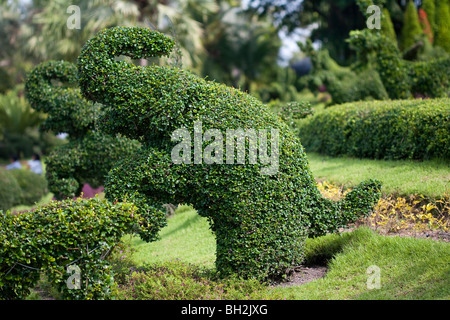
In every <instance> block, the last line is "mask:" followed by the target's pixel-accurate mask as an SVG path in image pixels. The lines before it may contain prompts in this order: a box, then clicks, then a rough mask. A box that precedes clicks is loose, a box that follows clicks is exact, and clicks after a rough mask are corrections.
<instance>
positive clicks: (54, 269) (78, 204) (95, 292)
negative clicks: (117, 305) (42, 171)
mask: <svg viewBox="0 0 450 320" xmlns="http://www.w3.org/2000/svg"><path fill="white" fill-rule="evenodd" d="M140 223H141V219H140V217H139V215H138V214H137V212H136V207H135V206H134V205H133V204H130V203H115V204H112V203H110V202H108V201H106V200H104V199H103V200H100V199H98V198H91V199H77V200H65V201H61V202H60V201H52V202H50V204H48V205H46V206H40V207H38V208H36V209H35V210H34V211H32V212H25V213H21V214H19V215H12V214H11V213H10V212H9V211H7V212H3V211H0V274H1V275H2V276H1V277H0V298H1V299H24V298H25V297H26V296H27V295H28V294H29V293H30V289H31V288H34V286H35V285H36V283H37V281H38V280H39V278H40V273H44V274H45V275H46V276H47V279H48V281H50V282H51V283H52V284H53V285H54V286H55V287H56V288H57V289H58V291H60V292H61V293H62V295H63V297H64V298H65V299H107V298H111V297H112V293H113V289H114V277H113V276H114V275H113V273H112V272H111V266H110V264H109V262H108V259H106V258H107V256H108V254H109V253H110V252H111V250H112V249H113V247H114V246H115V245H117V244H118V243H119V242H120V239H121V237H122V236H123V235H124V234H125V233H129V232H133V231H134V229H135V228H136V227H138V226H139V224H140ZM69 266H72V267H73V268H74V269H76V268H78V270H79V273H78V275H79V282H78V284H77V282H76V281H75V277H72V276H74V271H73V270H70V269H69ZM70 284H71V285H72V287H71V285H70Z"/></svg>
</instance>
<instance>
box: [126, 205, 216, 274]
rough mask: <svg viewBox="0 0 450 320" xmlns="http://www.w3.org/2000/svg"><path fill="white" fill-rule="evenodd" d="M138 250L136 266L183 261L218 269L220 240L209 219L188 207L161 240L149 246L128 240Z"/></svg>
mask: <svg viewBox="0 0 450 320" xmlns="http://www.w3.org/2000/svg"><path fill="white" fill-rule="evenodd" d="M124 241H125V242H130V244H131V245H132V247H133V248H134V249H136V250H137V252H135V254H134V260H135V261H136V263H138V264H141V263H144V262H145V263H155V262H164V261H168V260H170V259H175V258H178V259H181V260H183V261H185V262H189V263H194V264H198V265H202V266H205V267H211V268H212V267H214V260H215V255H216V240H215V238H214V235H213V233H212V231H211V230H210V229H209V223H208V220H207V219H206V218H203V217H201V216H199V215H198V214H197V212H196V211H195V210H193V209H192V208H191V207H188V206H182V207H179V208H178V209H177V210H176V214H175V215H174V216H172V217H171V218H170V219H169V223H168V225H167V226H166V227H165V228H163V229H162V230H161V232H160V240H158V241H156V242H150V243H146V242H144V241H142V240H141V239H140V238H139V237H133V238H130V236H125V238H124Z"/></svg>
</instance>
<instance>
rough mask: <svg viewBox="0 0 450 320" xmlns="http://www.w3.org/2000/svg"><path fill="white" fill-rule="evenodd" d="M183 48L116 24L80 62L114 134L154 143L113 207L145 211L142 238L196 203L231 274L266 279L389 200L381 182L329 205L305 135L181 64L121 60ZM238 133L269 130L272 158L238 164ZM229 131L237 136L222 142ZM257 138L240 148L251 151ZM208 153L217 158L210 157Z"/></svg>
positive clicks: (85, 85) (110, 194)
mask: <svg viewBox="0 0 450 320" xmlns="http://www.w3.org/2000/svg"><path fill="white" fill-rule="evenodd" d="M173 47H174V41H173V40H171V39H170V38H169V37H167V36H165V35H163V34H161V33H159V32H156V31H152V30H150V29H147V28H138V27H115V28H110V29H105V30H102V31H100V32H99V33H98V34H97V35H96V36H95V37H94V38H92V39H90V40H89V41H88V42H87V43H86V45H85V46H84V47H83V49H82V52H81V54H80V56H79V57H78V71H79V75H80V88H81V92H82V94H83V96H84V97H85V98H86V99H89V100H91V101H92V102H96V103H100V104H101V105H103V108H102V111H103V112H104V116H103V119H104V120H103V126H104V127H105V130H107V132H108V133H109V134H119V133H120V134H123V135H124V136H126V137H128V138H130V139H137V140H138V141H139V142H140V143H141V144H142V147H141V149H140V150H139V151H138V152H136V153H135V154H133V155H132V156H130V157H127V158H123V159H122V160H120V161H119V162H118V164H117V165H116V166H114V167H113V168H112V169H111V171H110V172H109V174H108V177H107V180H106V184H105V195H106V197H107V199H109V200H110V201H116V200H118V201H122V200H123V199H127V200H128V201H132V202H134V204H135V205H136V206H137V207H138V208H139V212H140V214H141V215H142V216H143V218H144V221H145V226H144V227H145V229H146V230H145V232H144V231H141V232H140V236H141V238H143V239H144V240H146V241H152V240H155V239H157V236H158V232H159V230H160V229H161V228H162V226H164V225H165V224H166V215H165V210H164V209H163V207H162V205H163V204H164V203H180V204H183V203H184V204H192V205H193V207H195V209H197V211H198V212H199V214H200V215H201V216H204V217H208V219H209V221H210V225H211V229H212V230H213V232H214V233H215V236H216V241H217V257H216V268H217V270H218V271H219V273H220V274H221V275H222V276H225V275H230V274H235V273H237V274H239V275H240V276H242V277H251V278H258V279H263V278H267V277H276V276H280V275H282V274H285V272H286V271H287V270H289V269H290V268H291V267H292V266H293V265H298V264H300V263H301V261H302V259H303V244H304V241H305V238H306V237H307V236H315V235H320V234H323V233H325V232H332V231H335V230H337V229H338V228H339V227H341V226H343V225H345V224H347V223H348V222H350V221H352V220H354V219H356V218H358V217H360V216H364V215H366V214H368V213H369V211H370V204H372V205H374V204H375V203H376V202H377V201H378V199H379V196H380V192H379V188H380V184H379V182H377V181H369V182H366V183H364V184H362V185H361V186H360V187H359V188H356V189H355V193H353V196H352V195H351V194H352V192H350V193H349V196H348V197H347V198H346V199H347V200H345V201H344V200H343V201H341V202H333V201H330V200H328V199H325V198H323V197H322V196H321V194H320V192H319V190H318V189H317V186H316V183H315V181H314V178H313V175H312V172H311V170H310V168H309V165H308V160H307V158H306V154H305V152H304V150H303V147H302V146H301V144H300V141H299V139H298V137H296V136H295V134H294V133H293V132H292V131H291V130H290V129H289V127H288V125H287V124H286V123H285V122H284V121H282V120H281V119H280V118H279V117H278V116H276V115H275V114H274V113H272V112H270V110H269V109H268V108H267V107H266V106H265V105H263V104H262V103H261V102H260V101H259V100H257V99H255V98H253V97H251V96H250V95H248V94H246V93H243V92H241V91H239V90H237V89H234V88H230V87H227V86H225V85H222V84H218V83H215V82H209V81H206V80H205V79H202V78H199V77H198V76H196V75H194V74H192V73H190V72H188V71H186V70H182V69H179V68H176V67H170V66H156V65H152V66H136V65H133V64H131V63H128V62H126V61H117V59H115V57H117V56H120V55H125V56H129V57H131V58H132V59H145V58H148V57H152V56H163V55H168V54H169V53H170V51H171V50H172V48H173ZM209 129H211V130H214V131H213V132H214V133H215V135H214V139H215V142H216V143H217V144H216V145H215V148H213V149H211V145H210V144H209V143H208V139H207V138H203V136H204V135H205V134H206V133H208V132H209V133H211V132H212V131H208V132H207V130H209ZM237 129H242V130H243V131H245V132H244V133H246V134H251V132H252V131H251V130H256V131H257V132H260V133H261V132H263V133H266V136H267V143H268V145H269V144H270V148H271V149H270V152H267V157H263V156H260V159H259V160H258V161H250V160H251V156H250V152H249V153H247V152H246V153H245V155H244V157H243V158H238V157H240V156H239V154H235V153H234V152H233V153H231V150H227V151H225V150H224V146H225V145H226V144H227V143H228V144H229V146H231V145H236V144H235V140H234V138H232V137H230V136H227V130H228V132H231V131H230V130H237ZM179 130H181V131H182V132H183V133H184V136H183V142H182V143H184V142H185V143H186V144H185V145H184V147H185V148H184V149H183V152H182V153H183V161H178V160H176V161H175V160H173V159H174V158H173V155H174V154H175V158H177V155H176V152H174V150H176V149H177V147H179V146H180V142H179V141H180V139H177V137H175V136H174V133H177V132H178V133H179V132H180V131H179ZM263 130H265V131H263ZM220 134H223V136H226V138H225V139H223V141H222V142H223V143H222V144H220ZM199 136H201V137H200V139H201V140H198V139H199V138H198V137H199ZM192 137H194V140H195V141H193V140H192ZM211 140H212V136H211V137H210V139H209V141H211ZM246 140H247V139H243V140H241V142H242V141H244V144H242V143H241V144H239V145H237V149H238V151H239V150H240V151H242V150H244V149H245V147H249V145H250V139H248V141H247V142H245V141H246ZM261 141H262V140H260V147H261V145H262V142H261ZM269 142H270V143H269ZM277 144H278V146H279V148H278V150H277V147H276V146H277ZM208 147H210V148H209V150H210V151H211V152H210V154H209V155H208V153H207V152H205V153H203V149H205V150H207V149H206V148H208ZM249 148H250V147H249ZM199 149H200V151H198V150H199ZM195 150H197V152H191V151H195ZM222 151H223V153H221V152H222ZM244 151H245V150H244ZM266 151H267V150H266ZM213 152H214V155H218V154H222V155H223V157H222V160H223V159H226V158H228V160H229V161H227V163H224V162H222V161H221V160H220V158H219V156H217V157H215V158H214V157H212V156H211V154H212V153H213ZM180 153H181V152H180ZM180 153H179V154H178V155H180ZM241 155H242V154H241ZM260 155H261V153H260ZM263 155H264V154H263ZM211 158H213V159H211ZM177 159H178V158H177ZM239 159H240V160H244V161H242V162H240V163H238V161H237V160H239ZM267 159H269V160H270V161H266V160H267ZM212 160H213V161H212ZM269 162H270V163H269Z"/></svg>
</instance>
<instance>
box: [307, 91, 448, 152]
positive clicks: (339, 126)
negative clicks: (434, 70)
mask: <svg viewBox="0 0 450 320" xmlns="http://www.w3.org/2000/svg"><path fill="white" fill-rule="evenodd" d="M299 134H300V138H301V140H302V143H303V145H304V146H305V148H306V149H307V150H308V151H315V152H320V153H324V154H327V155H332V156H337V155H348V156H354V157H361V158H374V159H417V160H424V159H432V158H442V159H449V158H450V138H449V137H450V99H448V98H443V99H428V100H386V101H373V102H354V103H347V104H342V105H339V106H334V107H332V108H328V109H326V110H324V111H322V112H317V113H316V114H314V116H312V117H309V118H306V119H304V120H302V121H300V122H299Z"/></svg>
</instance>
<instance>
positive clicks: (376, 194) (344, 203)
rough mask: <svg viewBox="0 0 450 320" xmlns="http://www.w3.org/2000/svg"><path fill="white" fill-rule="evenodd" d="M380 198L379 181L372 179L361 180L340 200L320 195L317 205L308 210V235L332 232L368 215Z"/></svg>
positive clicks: (313, 235)
mask: <svg viewBox="0 0 450 320" xmlns="http://www.w3.org/2000/svg"><path fill="white" fill-rule="evenodd" d="M380 198H381V182H380V181H378V180H372V179H370V180H365V181H363V182H361V183H360V184H359V185H357V186H356V187H354V188H353V189H352V190H351V191H350V192H349V193H347V194H346V195H345V197H344V198H343V199H342V200H340V201H332V200H330V199H327V198H323V197H322V198H321V201H320V202H319V205H318V206H316V207H314V208H312V209H311V210H310V214H309V222H310V225H309V232H308V235H309V236H310V237H317V236H321V235H324V234H326V233H329V232H334V231H336V230H338V229H339V228H342V227H345V226H347V225H348V224H349V223H351V222H354V221H356V220H358V219H359V218H362V217H366V216H368V215H369V214H370V213H371V212H372V210H373V208H374V207H375V205H376V204H377V203H378V201H379V200H380Z"/></svg>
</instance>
